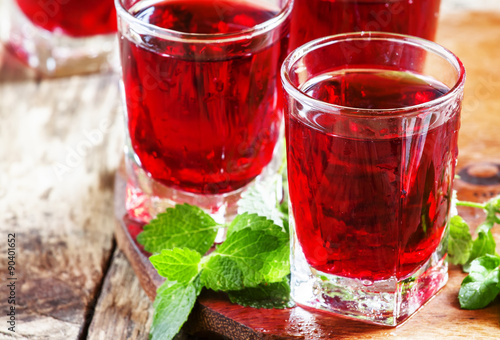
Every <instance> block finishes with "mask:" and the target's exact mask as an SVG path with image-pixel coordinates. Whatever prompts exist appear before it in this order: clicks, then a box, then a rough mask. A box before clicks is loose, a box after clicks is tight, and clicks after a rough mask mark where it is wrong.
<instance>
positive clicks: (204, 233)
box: [137, 204, 217, 254]
mask: <svg viewBox="0 0 500 340" xmlns="http://www.w3.org/2000/svg"><path fill="white" fill-rule="evenodd" d="M216 235H217V223H216V222H215V221H214V219H213V218H212V217H210V215H208V214H207V213H205V212H204V211H203V210H201V209H200V208H198V207H195V206H192V205H189V204H183V205H179V204H178V205H176V206H175V208H168V209H167V210H166V212H165V213H162V214H158V216H157V217H156V218H155V219H153V220H151V222H150V223H149V224H148V225H146V226H144V231H143V232H142V233H140V234H139V235H138V236H137V242H139V243H140V244H142V245H143V246H144V249H145V250H146V251H148V252H150V253H158V252H160V251H162V250H163V249H173V248H189V249H192V250H196V251H197V252H198V253H200V254H205V253H206V252H207V251H208V250H209V249H210V248H211V247H212V245H213V243H214V240H215V236H216Z"/></svg>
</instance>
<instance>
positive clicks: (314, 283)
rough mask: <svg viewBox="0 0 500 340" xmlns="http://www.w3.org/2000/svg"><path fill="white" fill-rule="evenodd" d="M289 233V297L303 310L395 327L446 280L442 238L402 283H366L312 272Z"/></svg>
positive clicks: (399, 281)
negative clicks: (430, 253)
mask: <svg viewBox="0 0 500 340" xmlns="http://www.w3.org/2000/svg"><path fill="white" fill-rule="evenodd" d="M290 211H291V210H290ZM292 220H293V219H292ZM291 223H292V224H293V221H291ZM291 232H292V242H291V251H292V258H291V274H292V275H291V290H292V297H293V299H294V300H295V302H296V303H297V304H298V305H299V306H301V307H304V308H306V309H308V308H313V309H316V310H320V311H324V312H329V313H335V314H339V315H341V316H345V317H348V318H353V319H357V320H360V321H364V322H368V323H373V324H379V325H385V326H397V325H399V324H401V323H403V322H404V321H405V320H407V319H408V318H409V317H410V316H411V315H412V314H414V313H415V312H416V311H417V310H418V309H419V308H420V307H422V306H423V305H424V304H425V303H426V302H427V301H429V300H430V299H431V298H432V297H433V296H434V295H435V294H436V293H437V292H438V291H439V290H440V289H441V288H443V287H444V285H445V284H446V282H447V281H448V263H447V262H446V251H447V248H446V246H445V245H446V244H447V238H446V237H444V239H443V240H442V242H441V244H440V246H439V247H438V248H437V249H436V251H435V252H434V253H433V254H432V256H431V258H430V259H429V260H428V261H427V262H426V263H425V264H424V265H422V266H421V267H420V268H418V270H416V271H415V272H414V273H413V274H412V275H411V276H409V277H407V278H405V279H403V280H402V279H399V280H398V279H397V278H396V277H392V278H390V279H387V280H380V281H369V280H359V279H352V278H346V277H341V276H336V275H331V274H327V273H323V272H320V271H317V270H315V269H314V268H312V267H311V266H309V264H308V263H307V261H306V259H305V256H304V253H303V252H302V249H301V247H300V244H299V243H298V240H297V237H296V235H295V233H294V232H293V226H292V228H291Z"/></svg>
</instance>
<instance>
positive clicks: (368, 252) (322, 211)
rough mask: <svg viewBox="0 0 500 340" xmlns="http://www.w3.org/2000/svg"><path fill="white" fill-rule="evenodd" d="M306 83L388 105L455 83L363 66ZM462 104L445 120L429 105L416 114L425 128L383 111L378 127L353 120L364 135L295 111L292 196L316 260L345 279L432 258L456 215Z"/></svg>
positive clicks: (420, 99) (350, 102)
mask: <svg viewBox="0 0 500 340" xmlns="http://www.w3.org/2000/svg"><path fill="white" fill-rule="evenodd" d="M302 91H303V92H305V93H307V94H308V95H309V96H311V97H313V98H316V99H319V100H321V101H324V102H328V103H331V104H337V105H342V106H347V107H356V108H368V109H389V108H402V107H407V106H412V105H416V104H420V103H424V102H428V101H431V100H433V99H435V98H438V97H440V96H442V95H443V94H445V93H446V92H447V91H448V88H447V87H446V86H445V85H443V84H441V83H439V82H437V81H435V80H433V79H430V78H423V77H420V76H417V75H414V74H412V73H408V72H401V71H384V70H373V69H364V70H350V71H347V72H344V73H340V72H332V73H329V74H323V75H321V76H320V77H316V78H314V79H313V80H312V81H310V82H308V83H307V84H305V85H304V88H302ZM299 110H302V109H299ZM458 110H460V107H457V108H456V109H455V112H452V113H448V114H447V115H446V117H448V118H446V119H436V116H432V114H430V113H429V112H424V113H422V115H419V117H418V118H415V119H417V120H410V119H411V118H408V126H412V125H411V124H412V123H411V122H416V121H420V122H421V128H419V129H417V130H418V131H417V132H413V133H407V134H405V133H404V129H405V128H408V127H405V128H401V129H403V132H402V133H400V134H397V135H396V134H394V135H390V134H389V135H388V134H386V133H385V132H384V130H383V128H380V127H379V126H378V125H377V123H376V122H375V121H376V118H373V120H374V122H375V123H374V124H373V125H371V126H367V125H366V124H365V125H363V126H360V125H358V124H357V123H356V120H354V119H353V120H348V123H347V124H348V126H347V127H346V129H349V131H350V132H351V136H358V135H359V136H360V137H359V138H356V137H355V138H353V137H343V136H340V135H338V134H335V133H332V132H331V131H332V129H331V127H332V126H334V125H333V124H335V116H334V115H332V114H326V113H325V114H321V113H317V112H316V113H314V114H313V115H311V116H308V114H307V113H304V112H300V111H295V112H292V113H291V117H290V119H289V121H288V125H287V139H288V140H289V141H293V143H290V144H289V149H288V174H289V188H290V198H291V202H292V209H293V216H294V219H295V231H296V235H297V238H298V240H299V243H300V245H301V247H302V251H303V252H304V255H305V258H306V259H307V262H308V263H309V265H311V266H312V267H314V268H315V269H317V270H319V271H321V272H325V273H329V274H333V275H338V276H342V277H349V278H357V279H363V280H383V279H387V278H389V277H391V276H397V278H398V279H404V278H405V277H407V276H408V275H410V274H412V273H413V272H414V271H415V270H416V269H417V268H419V266H421V265H422V264H423V263H425V262H426V261H427V260H428V259H429V257H430V255H431V254H432V253H433V252H434V251H435V250H436V247H437V246H438V244H439V243H440V241H441V238H442V235H443V232H444V230H445V227H446V224H447V220H448V211H449V204H450V196H451V190H452V180H453V175H454V167H455V160H456V156H457V153H458V149H457V134H458V128H459V112H458ZM298 115H301V117H300V118H299V117H298ZM443 116H444V114H443ZM450 117H451V118H450ZM403 121H404V120H403ZM412 127H414V126H412ZM369 136H373V137H369Z"/></svg>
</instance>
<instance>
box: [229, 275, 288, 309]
mask: <svg viewBox="0 0 500 340" xmlns="http://www.w3.org/2000/svg"><path fill="white" fill-rule="evenodd" d="M228 295H229V299H230V300H231V302H232V303H237V304H239V305H241V306H245V307H253V308H277V309H283V308H290V307H293V306H294V303H293V301H292V300H291V299H290V285H289V284H288V278H286V279H285V280H283V281H281V282H275V283H269V284H265V283H262V284H260V285H258V286H257V287H255V288H245V289H242V290H238V291H229V292H228Z"/></svg>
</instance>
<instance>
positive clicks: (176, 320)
mask: <svg viewBox="0 0 500 340" xmlns="http://www.w3.org/2000/svg"><path fill="white" fill-rule="evenodd" d="M201 288H202V286H201V284H200V279H199V277H198V276H196V277H194V278H192V280H190V281H189V282H185V283H179V282H172V281H168V280H167V281H165V282H164V283H163V284H162V285H161V286H160V287H159V288H158V290H157V292H156V298H155V301H154V303H153V307H154V313H153V324H152V325H151V329H150V331H149V335H150V339H152V340H163V339H173V338H174V336H175V335H176V334H177V333H179V330H180V329H181V327H182V325H183V324H184V322H186V320H187V318H188V316H189V314H190V313H191V310H192V309H193V307H194V304H195V302H196V299H197V297H198V295H200V292H201Z"/></svg>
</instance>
